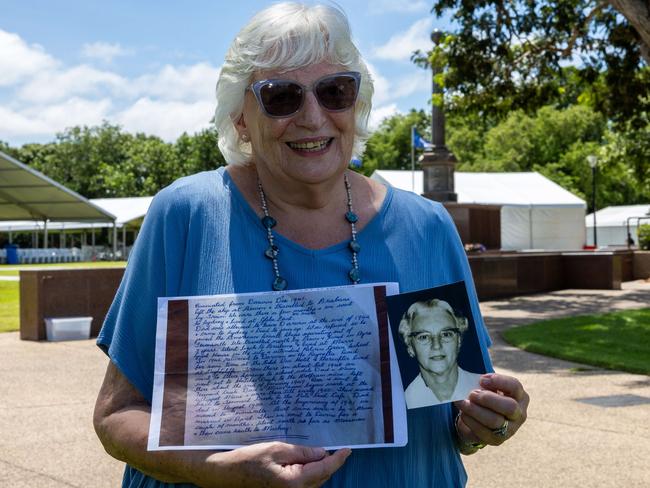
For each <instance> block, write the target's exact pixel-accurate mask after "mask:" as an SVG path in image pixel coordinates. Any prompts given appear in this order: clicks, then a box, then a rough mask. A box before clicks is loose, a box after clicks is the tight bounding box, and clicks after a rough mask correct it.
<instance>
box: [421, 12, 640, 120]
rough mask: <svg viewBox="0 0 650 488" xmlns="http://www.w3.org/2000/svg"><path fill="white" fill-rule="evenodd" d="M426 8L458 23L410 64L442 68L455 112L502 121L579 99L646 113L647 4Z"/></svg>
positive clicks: (614, 115) (625, 113)
mask: <svg viewBox="0 0 650 488" xmlns="http://www.w3.org/2000/svg"><path fill="white" fill-rule="evenodd" d="M432 10H433V11H434V12H435V13H436V15H438V16H441V15H443V14H448V13H451V16H452V19H453V20H454V21H455V23H456V24H457V25H458V28H457V29H456V30H455V32H453V33H452V34H450V35H448V36H446V38H445V39H444V42H442V43H441V45H440V46H439V47H438V48H436V49H434V50H433V52H432V53H431V56H428V55H423V54H422V53H416V54H415V56H414V60H415V61H416V62H418V63H420V64H423V65H428V64H429V63H431V62H436V63H442V64H443V65H444V66H445V67H446V68H445V73H444V76H443V77H442V81H443V84H444V85H445V87H446V88H447V93H450V94H453V95H450V96H448V101H447V102H448V109H450V110H452V111H458V112H468V111H469V112H479V113H481V114H482V115H483V116H486V117H487V116H495V117H497V118H502V117H504V116H505V115H507V114H508V113H509V112H510V111H512V110H517V109H521V110H523V111H524V112H526V113H528V114H531V113H534V111H535V110H537V109H538V108H540V107H542V106H545V105H549V104H556V103H566V102H569V103H577V102H580V103H589V104H590V106H591V107H593V108H594V109H596V110H597V111H599V112H601V113H603V114H605V116H606V117H607V118H608V119H611V120H613V121H616V122H621V121H626V120H630V119H634V118H635V117H636V116H637V115H638V114H639V113H642V112H644V111H645V110H647V109H648V100H647V99H643V98H640V96H642V95H644V94H647V93H648V92H649V87H650V71H649V69H648V66H647V64H648V63H650V49H649V47H650V9H648V7H647V1H646V0H608V1H601V0H540V1H530V0H512V1H504V0H435V1H434V3H433V9H432ZM644 64H645V66H644ZM568 65H573V66H572V67H567V66H568Z"/></svg>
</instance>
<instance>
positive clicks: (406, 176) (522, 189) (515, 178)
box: [372, 170, 587, 209]
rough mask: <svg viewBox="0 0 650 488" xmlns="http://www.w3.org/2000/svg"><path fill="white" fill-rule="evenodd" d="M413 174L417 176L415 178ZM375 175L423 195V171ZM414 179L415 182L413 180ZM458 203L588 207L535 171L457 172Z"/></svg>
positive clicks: (387, 172)
mask: <svg viewBox="0 0 650 488" xmlns="http://www.w3.org/2000/svg"><path fill="white" fill-rule="evenodd" d="M413 176H414V177H415V178H413ZM372 178H374V179H376V180H378V181H381V182H383V183H387V184H389V185H391V186H393V187H395V188H400V189H402V190H407V191H413V192H414V193H417V194H418V195H421V194H422V193H423V192H424V190H423V186H422V171H415V172H411V171H399V170H377V171H375V172H374V173H373V174H372ZM413 183H415V184H413ZM454 186H455V191H456V193H457V194H458V203H478V204H483V205H510V206H526V207H528V206H531V205H534V206H536V207H540V206H545V205H548V206H553V207H560V206H562V207H563V206H567V207H580V208H583V209H584V208H586V207H587V205H586V204H585V202H584V200H581V199H580V198H578V197H577V196H575V195H574V194H573V193H571V192H569V191H567V190H565V189H564V188H562V187H561V186H560V185H558V184H557V183H554V182H553V181H551V180H549V179H548V178H545V177H544V176H542V175H541V174H539V173H536V172H525V173H462V172H458V171H456V172H455V177H454Z"/></svg>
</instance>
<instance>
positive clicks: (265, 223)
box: [262, 215, 277, 229]
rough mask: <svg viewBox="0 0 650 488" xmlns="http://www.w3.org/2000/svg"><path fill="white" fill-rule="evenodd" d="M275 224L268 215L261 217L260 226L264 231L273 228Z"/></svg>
mask: <svg viewBox="0 0 650 488" xmlns="http://www.w3.org/2000/svg"><path fill="white" fill-rule="evenodd" d="M275 224H277V222H276V221H275V219H274V218H273V217H271V216H270V215H265V216H264V217H262V225H263V226H264V227H265V228H266V229H272V228H273V227H275Z"/></svg>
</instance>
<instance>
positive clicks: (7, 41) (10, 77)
mask: <svg viewBox="0 0 650 488" xmlns="http://www.w3.org/2000/svg"><path fill="white" fill-rule="evenodd" d="M56 65H57V61H56V60H55V59H54V58H52V57H51V56H50V55H49V54H47V53H46V52H45V51H44V50H43V48H42V47H41V46H39V45H38V44H32V45H31V46H30V45H28V44H27V43H26V42H25V41H23V40H22V39H21V38H20V37H19V36H17V35H16V34H12V33H11V32H6V31H4V30H2V29H0V86H10V85H13V84H16V83H18V82H20V81H22V80H23V79H25V78H27V77H29V76H31V75H34V74H35V73H38V72H40V71H42V70H47V69H52V68H54V67H55V66H56Z"/></svg>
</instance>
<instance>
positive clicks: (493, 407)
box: [455, 373, 530, 446]
mask: <svg viewBox="0 0 650 488" xmlns="http://www.w3.org/2000/svg"><path fill="white" fill-rule="evenodd" d="M481 388H482V389H480V390H474V391H472V392H471V393H470V395H469V397H468V398H467V399H466V400H461V401H458V402H455V405H456V408H458V410H459V411H460V415H459V417H458V419H457V424H456V429H457V431H458V435H459V436H460V438H461V439H460V440H461V442H462V443H464V444H468V445H471V444H485V445H492V446H498V445H501V444H503V443H504V442H505V441H506V440H507V439H509V438H510V437H512V436H513V435H514V434H515V432H517V430H519V427H521V425H522V424H523V423H524V422H525V421H526V415H527V412H528V403H529V401H530V397H529V396H528V393H526V391H525V390H524V387H523V386H522V385H521V383H520V382H519V380H517V379H516V378H513V377H512V376H505V375H502V374H496V373H490V374H485V375H483V376H481ZM504 425H505V426H506V428H505V429H503V426H504ZM499 430H502V432H499ZM500 434H501V435H500Z"/></svg>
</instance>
